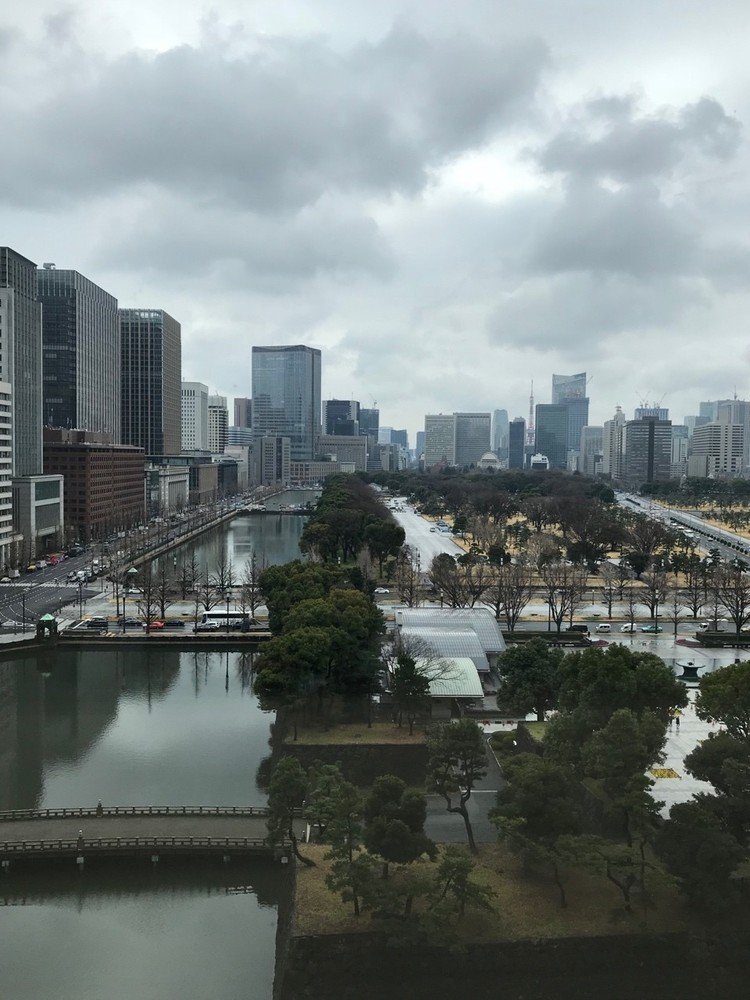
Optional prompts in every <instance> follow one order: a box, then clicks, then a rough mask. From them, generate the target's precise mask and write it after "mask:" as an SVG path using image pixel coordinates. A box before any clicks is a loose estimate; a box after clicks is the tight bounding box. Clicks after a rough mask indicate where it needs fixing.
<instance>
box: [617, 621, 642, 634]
mask: <svg viewBox="0 0 750 1000" xmlns="http://www.w3.org/2000/svg"><path fill="white" fill-rule="evenodd" d="M620 631H621V632H637V631H638V626H637V625H636V624H635V622H632V623H631V622H628V623H627V624H626V625H621V626H620Z"/></svg>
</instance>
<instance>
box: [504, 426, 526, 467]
mask: <svg viewBox="0 0 750 1000" xmlns="http://www.w3.org/2000/svg"><path fill="white" fill-rule="evenodd" d="M525 445H526V421H525V420H524V419H523V417H516V418H515V419H514V420H511V422H510V424H509V426H508V468H509V469H522V468H523V467H524V464H525V457H526V456H525V452H524V447H525Z"/></svg>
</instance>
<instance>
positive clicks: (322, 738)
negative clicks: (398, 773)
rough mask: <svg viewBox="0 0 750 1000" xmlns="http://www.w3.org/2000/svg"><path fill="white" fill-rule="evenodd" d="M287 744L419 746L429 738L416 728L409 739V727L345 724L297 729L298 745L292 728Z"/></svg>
mask: <svg viewBox="0 0 750 1000" xmlns="http://www.w3.org/2000/svg"><path fill="white" fill-rule="evenodd" d="M285 742H286V743H294V742H296V743H303V744H306V745H310V746H339V745H341V746H344V745H347V746H348V745H355V744H372V745H378V744H379V745H383V744H395V745H399V744H418V743H424V742H425V734H424V730H423V729H419V727H418V726H415V727H414V735H413V736H409V727H408V726H407V725H403V726H402V727H401V728H400V729H399V728H398V726H397V725H396V724H395V723H393V722H373V724H372V726H371V727H370V728H369V729H368V727H367V723H366V722H342V723H339V724H336V725H332V726H331V727H330V728H324V727H322V726H309V725H304V724H300V725H298V727H297V739H296V741H295V740H294V731H293V728H292V727H291V726H290V727H289V733H288V734H287V737H286V740H285Z"/></svg>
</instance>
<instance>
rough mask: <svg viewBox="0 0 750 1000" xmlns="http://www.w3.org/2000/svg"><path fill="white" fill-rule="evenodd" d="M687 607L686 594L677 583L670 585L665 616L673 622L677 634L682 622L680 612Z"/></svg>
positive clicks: (665, 604)
mask: <svg viewBox="0 0 750 1000" xmlns="http://www.w3.org/2000/svg"><path fill="white" fill-rule="evenodd" d="M686 607H687V604H686V599H685V594H684V593H683V591H681V590H680V589H679V588H678V587H677V585H676V584H675V586H673V587H670V588H669V589H668V590H667V594H666V600H665V602H664V617H665V618H666V619H667V621H670V622H672V625H673V626H674V635H675V637H676V636H677V626H678V624H679V622H680V614H681V612H683V611H684V610H685V609H686Z"/></svg>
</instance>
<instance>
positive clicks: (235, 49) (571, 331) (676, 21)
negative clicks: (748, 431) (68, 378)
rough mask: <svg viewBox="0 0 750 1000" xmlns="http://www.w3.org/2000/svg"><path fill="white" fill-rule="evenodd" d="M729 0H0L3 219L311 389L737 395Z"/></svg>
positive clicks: (740, 157) (444, 402)
mask: <svg viewBox="0 0 750 1000" xmlns="http://www.w3.org/2000/svg"><path fill="white" fill-rule="evenodd" d="M749 36H750V7H749V6H748V4H747V0H736V2H733V0H712V2H711V3H710V4H708V3H705V0H700V2H696V0H671V2H664V0H628V2H627V3H626V2H625V0H620V2H615V0H611V2H603V0H567V2H562V0H518V2H516V0H486V2H485V0H456V2H453V0H415V2H412V3H408V2H399V0H378V2H377V3H374V2H372V0H308V2H302V0H297V2H293V3H292V2H287V0H267V2H266V0H255V2H250V0H244V2H235V0H219V2H217V3H213V4H202V3H199V2H193V0H128V2H127V3H126V2H119V3H118V2H108V3H104V4H102V3H95V2H93V0H89V2H85V3H83V2H82V3H78V4H70V5H66V6H62V5H60V4H58V3H52V2H45V0H26V3H25V4H23V5H21V4H15V5H10V4H6V5H5V7H4V10H3V22H2V26H1V27H0V101H1V106H2V108H3V115H2V143H1V152H0V200H1V201H2V206H1V211H0V220H2V225H1V226H0V243H2V244H8V245H10V246H12V247H14V248H16V249H17V250H19V251H20V252H21V253H23V254H25V255H26V256H28V257H31V258H32V259H33V260H35V261H37V262H38V263H40V264H41V263H42V262H43V261H54V262H56V264H57V266H58V267H70V268H75V269H77V270H79V271H81V272H83V273H84V274H86V275H87V276H88V277H90V278H92V279H93V280H94V281H96V282H98V283H99V284H101V285H102V286H103V287H105V288H106V289H107V290H108V291H110V292H112V293H113V294H114V295H116V296H117V298H118V299H119V301H120V304H121V305H122V306H143V307H159V308H163V309H166V310H167V311H168V312H170V313H171V314H172V315H173V316H175V317H176V318H177V319H178V320H179V321H180V322H181V323H182V337H183V341H182V343H183V361H182V364H183V377H184V378H186V379H197V380H200V381H203V382H206V383H208V384H209V386H211V388H212V389H215V390H217V391H219V392H222V393H225V394H227V395H228V396H230V397H231V396H235V395H250V348H251V346H252V345H253V344H284V343H305V344H309V345H313V346H317V347H320V348H321V349H322V350H323V396H324V398H325V397H328V396H343V397H349V396H353V397H354V398H357V399H359V400H361V402H362V403H363V404H364V405H371V404H372V402H373V399H377V401H378V405H379V407H380V410H381V424H385V425H391V426H394V427H402V426H406V427H407V428H408V429H409V432H410V435H411V436H412V440H413V433H414V431H415V430H417V429H419V428H420V427H421V426H423V415H424V414H425V413H427V412H439V411H444V412H445V411H448V412H450V411H452V410H487V409H495V408H498V407H505V408H507V409H508V410H509V411H510V416H511V417H513V416H517V415H523V416H525V415H526V413H527V410H528V394H529V382H530V379H531V378H532V377H533V379H534V382H535V394H536V399H537V402H549V399H550V391H551V388H550V383H551V376H552V373H553V372H560V373H572V372H577V371H580V370H586V371H587V372H588V373H589V375H590V376H592V377H593V379H592V382H591V385H590V389H589V393H590V396H591V400H592V406H591V422H592V423H600V422H601V421H603V420H605V419H607V418H608V417H609V416H610V415H611V413H612V411H613V410H614V406H615V404H621V405H622V406H623V407H624V408H625V410H626V411H627V412H628V414H630V412H631V411H632V409H633V407H634V406H637V405H639V402H640V400H641V399H642V398H648V399H649V400H654V401H662V400H663V405H665V406H669V408H670V411H671V415H672V417H673V419H675V420H679V421H681V420H682V418H683V416H684V415H685V414H687V413H693V412H696V411H697V404H698V401H699V400H700V399H711V398H717V397H720V396H727V395H732V393H733V392H734V391H735V389H736V391H737V393H738V395H739V396H741V397H746V396H747V395H748V394H749V393H750V386H749V385H748V380H747V370H748V364H749V363H750V343H749V342H748V336H747V328H748V316H749V315H750V308H749V307H750V235H749V234H750V199H749V198H748V195H749V194H750V169H749V167H750V156H749V155H748V134H747V133H748V129H747V123H748V120H749V119H750V88H749V87H748V83H749V78H750V60H748V58H747V38H748V37H749Z"/></svg>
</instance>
